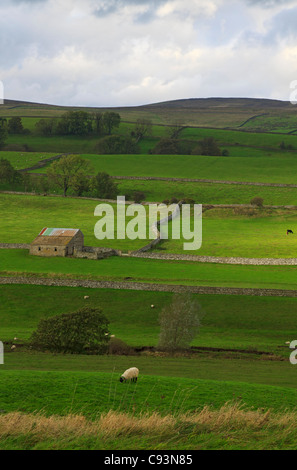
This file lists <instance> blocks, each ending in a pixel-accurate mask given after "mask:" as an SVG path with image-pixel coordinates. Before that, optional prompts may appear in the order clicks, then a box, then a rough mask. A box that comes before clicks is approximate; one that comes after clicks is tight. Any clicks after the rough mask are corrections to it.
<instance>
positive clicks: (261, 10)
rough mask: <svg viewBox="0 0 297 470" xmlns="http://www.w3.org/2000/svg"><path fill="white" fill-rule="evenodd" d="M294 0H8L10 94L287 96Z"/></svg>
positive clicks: (85, 102)
mask: <svg viewBox="0 0 297 470" xmlns="http://www.w3.org/2000/svg"><path fill="white" fill-rule="evenodd" d="M296 25H297V0H237V1H234V0H5V1H4V0H3V1H1V5H0V80H1V81H2V82H3V84H4V90H5V97H6V98H10V99H20V100H26V101H37V102H44V103H51V104H61V105H78V106H117V105H119V106H123V105H128V106H131V105H132V106H133V105H139V104H147V103H154V102H159V101H166V100H174V99H181V98H200V97H203V98H204V97H212V96H215V97H217V96H222V97H257V98H276V99H282V100H289V97H290V83H291V82H292V81H293V80H297V27H296Z"/></svg>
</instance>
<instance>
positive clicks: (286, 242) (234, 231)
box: [156, 209, 297, 258]
mask: <svg viewBox="0 0 297 470" xmlns="http://www.w3.org/2000/svg"><path fill="white" fill-rule="evenodd" d="M296 224H297V212H296V211H295V210H285V209H267V210H265V209H246V210H244V209H240V210H239V214H238V212H237V210H236V209H211V210H208V211H206V212H205V213H204V214H203V220H202V226H203V240H202V247H201V248H200V249H199V251H195V254H198V255H206V256H223V257H224V256H239V257H240V256H242V257H246V258H297V247H296V238H295V235H294V234H293V235H291V238H290V236H287V228H291V227H293V231H294V230H295V227H296ZM191 231H192V233H193V232H194V221H193V218H192V219H191ZM161 232H162V229H161ZM170 233H171V231H170V229H169V234H170ZM180 233H183V227H182V226H181V228H180ZM184 242H185V240H184V239H183V238H181V239H180V240H173V239H172V238H171V239H170V240H163V241H162V243H161V244H160V245H158V246H157V247H156V250H157V251H158V250H164V252H171V253H183V252H184V251H183V244H184ZM186 253H190V252H186Z"/></svg>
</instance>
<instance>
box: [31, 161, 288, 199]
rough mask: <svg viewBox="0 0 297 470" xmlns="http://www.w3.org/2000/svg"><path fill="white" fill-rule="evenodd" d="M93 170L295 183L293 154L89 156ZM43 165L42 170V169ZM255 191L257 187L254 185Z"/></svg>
mask: <svg viewBox="0 0 297 470" xmlns="http://www.w3.org/2000/svg"><path fill="white" fill-rule="evenodd" d="M82 156H83V157H84V158H86V159H87V160H89V161H90V163H91V164H92V167H93V169H94V173H97V172H98V171H105V172H107V173H109V174H110V175H112V176H114V175H115V176H158V177H163V178H195V179H209V180H218V181H225V180H227V181H243V182H256V183H283V184H296V178H295V172H296V168H297V160H296V158H295V157H294V156H283V157H282V158H274V157H257V158H250V157H232V158H231V157H209V156H199V155H90V154H82ZM45 171H46V168H43V169H42V170H41V171H40V170H38V171H37V172H38V173H40V172H45ZM255 191H256V188H255Z"/></svg>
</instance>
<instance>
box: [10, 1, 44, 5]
mask: <svg viewBox="0 0 297 470" xmlns="http://www.w3.org/2000/svg"><path fill="white" fill-rule="evenodd" d="M47 1H48V0H9V1H8V2H7V3H14V4H21V3H46V2H47Z"/></svg>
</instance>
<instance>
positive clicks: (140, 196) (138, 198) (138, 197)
mask: <svg viewBox="0 0 297 470" xmlns="http://www.w3.org/2000/svg"><path fill="white" fill-rule="evenodd" d="M133 199H134V202H135V203H136V204H140V203H141V202H142V201H143V200H144V199H145V194H144V193H143V192H141V191H135V192H134V194H133Z"/></svg>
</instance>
